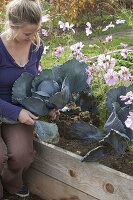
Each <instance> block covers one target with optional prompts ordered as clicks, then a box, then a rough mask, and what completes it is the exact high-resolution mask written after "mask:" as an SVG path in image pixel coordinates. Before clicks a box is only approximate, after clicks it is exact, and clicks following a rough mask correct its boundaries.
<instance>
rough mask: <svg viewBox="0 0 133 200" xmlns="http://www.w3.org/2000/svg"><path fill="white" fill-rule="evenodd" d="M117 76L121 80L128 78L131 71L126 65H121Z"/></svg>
mask: <svg viewBox="0 0 133 200" xmlns="http://www.w3.org/2000/svg"><path fill="white" fill-rule="evenodd" d="M118 74H119V76H120V78H121V79H123V80H129V79H130V77H131V73H130V71H129V69H128V68H127V67H124V66H122V67H121V70H120V71H119V72H118Z"/></svg>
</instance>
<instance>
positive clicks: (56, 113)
mask: <svg viewBox="0 0 133 200" xmlns="http://www.w3.org/2000/svg"><path fill="white" fill-rule="evenodd" d="M48 115H49V116H50V117H51V119H52V120H55V119H57V120H58V119H59V116H60V111H59V110H57V109H53V110H51V111H50V112H49V113H48Z"/></svg>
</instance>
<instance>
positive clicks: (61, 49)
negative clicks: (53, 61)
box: [54, 46, 64, 57]
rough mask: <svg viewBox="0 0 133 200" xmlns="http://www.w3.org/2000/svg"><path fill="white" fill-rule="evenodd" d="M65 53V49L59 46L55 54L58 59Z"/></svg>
mask: <svg viewBox="0 0 133 200" xmlns="http://www.w3.org/2000/svg"><path fill="white" fill-rule="evenodd" d="M63 51H64V48H63V47H62V46H58V47H56V49H55V51H54V54H55V56H56V57H60V56H61V54H62V53H63Z"/></svg>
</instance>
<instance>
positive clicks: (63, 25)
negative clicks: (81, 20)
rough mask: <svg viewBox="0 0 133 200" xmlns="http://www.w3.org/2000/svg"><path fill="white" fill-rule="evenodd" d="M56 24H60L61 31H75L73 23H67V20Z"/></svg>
mask: <svg viewBox="0 0 133 200" xmlns="http://www.w3.org/2000/svg"><path fill="white" fill-rule="evenodd" d="M58 25H59V26H60V29H62V30H63V31H66V30H72V31H73V33H75V30H74V29H73V27H74V24H69V22H65V23H64V22H62V21H59V22H58Z"/></svg>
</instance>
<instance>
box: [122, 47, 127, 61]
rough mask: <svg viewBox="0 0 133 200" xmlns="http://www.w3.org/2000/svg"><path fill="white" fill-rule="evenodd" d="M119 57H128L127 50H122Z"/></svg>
mask: <svg viewBox="0 0 133 200" xmlns="http://www.w3.org/2000/svg"><path fill="white" fill-rule="evenodd" d="M121 56H122V57H123V58H125V59H126V58H127V57H128V50H127V49H122V51H121Z"/></svg>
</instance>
